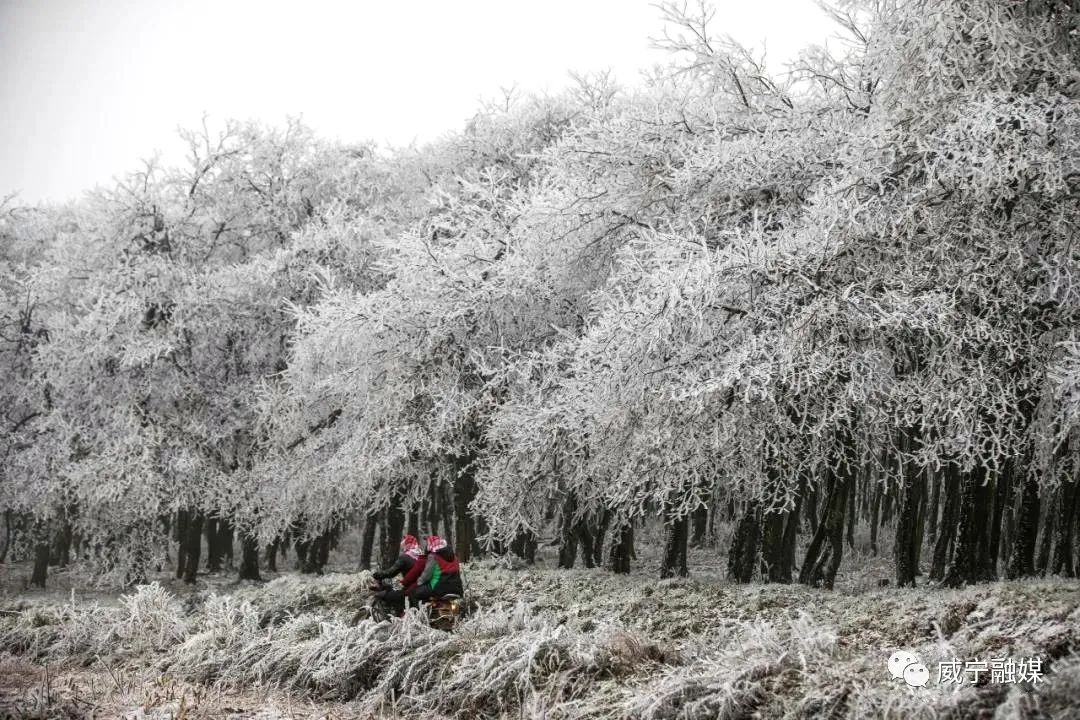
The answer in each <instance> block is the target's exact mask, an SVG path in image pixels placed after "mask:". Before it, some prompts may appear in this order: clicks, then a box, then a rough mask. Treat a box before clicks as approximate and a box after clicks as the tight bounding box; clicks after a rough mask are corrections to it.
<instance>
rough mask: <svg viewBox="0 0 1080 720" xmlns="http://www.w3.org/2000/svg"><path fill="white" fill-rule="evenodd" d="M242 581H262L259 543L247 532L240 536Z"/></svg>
mask: <svg viewBox="0 0 1080 720" xmlns="http://www.w3.org/2000/svg"><path fill="white" fill-rule="evenodd" d="M240 579H241V580H262V577H261V576H260V575H259V541H258V539H256V537H255V536H254V535H252V534H251V533H247V532H244V533H241V535H240Z"/></svg>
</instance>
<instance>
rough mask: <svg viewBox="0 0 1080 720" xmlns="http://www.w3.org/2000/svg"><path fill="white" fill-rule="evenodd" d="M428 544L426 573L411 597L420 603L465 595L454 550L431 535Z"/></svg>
mask: <svg viewBox="0 0 1080 720" xmlns="http://www.w3.org/2000/svg"><path fill="white" fill-rule="evenodd" d="M426 544H427V561H426V562H425V564H424V572H423V574H421V575H420V578H419V579H418V580H417V581H416V590H415V591H414V592H413V594H412V596H411V597H412V598H414V599H416V600H418V601H419V600H428V599H431V598H442V597H446V596H447V595H457V596H459V597H460V596H462V595H464V594H465V587H464V585H463V583H462V582H461V564H460V563H459V562H458V559H457V555H455V554H454V549H453V548H452V547H450V545H449V543H447V542H446V540H444V539H443V538H441V537H439V536H438V535H429V536H428V537H427V539H426Z"/></svg>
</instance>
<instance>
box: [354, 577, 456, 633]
mask: <svg viewBox="0 0 1080 720" xmlns="http://www.w3.org/2000/svg"><path fill="white" fill-rule="evenodd" d="M368 589H369V590H370V591H371V595H370V596H369V597H368V600H367V602H366V603H365V604H364V606H363V607H361V608H360V610H359V611H357V613H356V615H355V616H354V617H353V624H354V625H355V624H356V623H358V622H359V621H361V620H364V619H370V620H374V621H375V622H382V621H383V620H389V619H390V618H392V617H401V616H403V615H404V614H405V612H404V607H403V606H400V605H395V604H394V603H389V602H387V601H386V600H384V599H383V598H382V597H380V596H379V595H378V593H379V592H380V591H382V590H393V589H394V583H393V582H391V581H390V580H389V579H385V578H384V579H383V580H375V581H373V582H372V583H371V584H370V585H369V586H368ZM419 607H420V608H421V609H422V610H423V612H424V616H425V617H426V619H427V622H428V625H430V626H431V627H433V628H435V629H437V630H445V631H447V632H449V631H451V630H453V629H454V628H455V627H456V626H457V624H458V621H459V620H460V619H461V615H462V612H463V610H464V609H465V601H464V598H462V597H461V596H460V595H446V596H444V597H439V598H431V599H430V600H428V601H427V602H422V603H420V605H419Z"/></svg>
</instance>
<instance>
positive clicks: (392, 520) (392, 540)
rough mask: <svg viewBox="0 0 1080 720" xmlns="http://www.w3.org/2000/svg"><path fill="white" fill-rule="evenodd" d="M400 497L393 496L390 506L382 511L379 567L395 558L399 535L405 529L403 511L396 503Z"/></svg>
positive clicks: (386, 564)
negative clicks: (383, 520)
mask: <svg viewBox="0 0 1080 720" xmlns="http://www.w3.org/2000/svg"><path fill="white" fill-rule="evenodd" d="M400 501H401V498H400V497H398V496H395V497H394V499H393V500H392V501H391V503H390V506H389V507H388V508H386V509H385V510H384V511H383V517H384V518H385V522H384V523H383V536H382V543H381V547H380V548H379V550H380V552H379V564H380V566H381V567H389V566H390V565H392V564H393V562H394V561H395V560H397V556H398V550H399V548H400V546H401V536H402V535H403V534H404V531H405V513H404V511H402V509H401V506H400V505H398V503H399V502H400Z"/></svg>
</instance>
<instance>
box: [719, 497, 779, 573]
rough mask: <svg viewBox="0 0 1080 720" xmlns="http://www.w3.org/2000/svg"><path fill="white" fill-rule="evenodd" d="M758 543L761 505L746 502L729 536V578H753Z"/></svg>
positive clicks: (776, 542) (777, 540)
mask: <svg viewBox="0 0 1080 720" xmlns="http://www.w3.org/2000/svg"><path fill="white" fill-rule="evenodd" d="M760 544H761V505H760V503H758V502H756V501H754V502H748V503H747V504H746V507H745V508H743V513H742V516H741V517H740V518H739V524H738V525H737V526H736V528H735V532H734V534H732V536H731V547H730V548H729V549H728V563H727V574H728V577H729V578H731V579H732V580H734V581H736V582H741V583H748V582H750V581H751V580H752V579H753V578H754V567H755V566H756V565H757V563H758V548H759V547H760ZM775 544H779V539H776V541H775ZM774 552H775V549H774Z"/></svg>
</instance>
